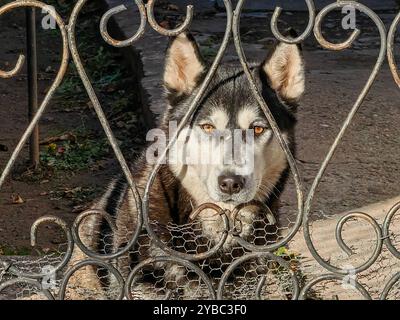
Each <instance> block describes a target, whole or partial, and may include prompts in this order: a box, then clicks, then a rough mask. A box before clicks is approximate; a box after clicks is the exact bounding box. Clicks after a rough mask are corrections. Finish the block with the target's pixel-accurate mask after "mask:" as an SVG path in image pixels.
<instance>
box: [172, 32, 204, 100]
mask: <svg viewBox="0 0 400 320" xmlns="http://www.w3.org/2000/svg"><path fill="white" fill-rule="evenodd" d="M204 72H205V64H204V62H203V59H202V57H201V55H200V51H199V48H198V46H197V43H196V41H195V40H194V38H193V36H192V35H191V34H190V33H181V34H180V35H178V36H177V37H175V38H173V39H172V41H171V43H170V45H169V48H168V50H167V58H166V62H165V70H164V86H165V88H166V89H167V91H168V92H169V93H173V94H178V95H182V94H190V93H191V92H192V91H193V89H194V88H195V87H196V86H197V84H198V83H199V81H200V80H201V76H202V75H203V74H204Z"/></svg>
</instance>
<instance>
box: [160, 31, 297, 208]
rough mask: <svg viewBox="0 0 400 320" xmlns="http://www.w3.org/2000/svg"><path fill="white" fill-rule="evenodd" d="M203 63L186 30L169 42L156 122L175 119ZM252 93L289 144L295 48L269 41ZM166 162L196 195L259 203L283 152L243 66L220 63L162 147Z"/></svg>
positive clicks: (280, 167) (281, 167) (281, 166)
mask: <svg viewBox="0 0 400 320" xmlns="http://www.w3.org/2000/svg"><path fill="white" fill-rule="evenodd" d="M206 72H207V66H206V64H205V63H204V60H203V59H202V57H201V54H200V51H199V48H198V46H197V44H196V42H195V40H194V38H193V37H192V36H191V35H190V34H187V33H186V34H181V35H179V36H178V37H176V38H174V39H173V40H172V41H171V44H170V46H169V48H168V51H167V58H166V65H165V73H164V85H165V89H166V95H167V99H168V102H169V107H168V111H167V113H166V115H165V117H164V121H163V123H164V126H165V125H166V126H168V123H170V122H171V121H176V122H178V123H179V122H180V121H181V119H182V117H183V116H184V115H185V113H186V112H187V110H188V107H189V105H190V102H191V101H192V99H193V97H194V96H195V94H196V93H197V92H198V90H199V85H200V84H201V82H202V80H203V79H204V76H205V74H206ZM252 73H253V76H254V78H255V81H256V84H257V87H258V89H259V92H261V93H262V96H263V98H264V100H265V102H266V103H267V105H268V107H269V109H270V110H271V112H272V114H273V116H274V118H275V120H276V122H277V124H278V126H279V128H280V130H281V131H282V132H283V135H284V137H285V139H286V140H287V141H288V143H289V145H291V144H292V140H293V139H292V130H293V127H294V124H295V118H294V114H293V112H294V109H295V107H296V105H297V102H298V100H299V99H300V97H301V96H302V94H303V92H304V64H303V58H302V55H301V51H300V48H299V47H298V46H296V45H289V44H285V43H277V44H276V45H275V46H274V47H273V49H272V50H271V52H270V53H269V55H268V56H267V58H266V59H265V60H264V62H262V63H261V64H259V65H256V66H254V67H252ZM171 157H172V158H173V159H174V161H170V167H171V168H172V170H173V172H174V173H175V175H176V176H177V177H178V178H179V179H180V180H181V181H182V183H183V185H184V186H185V187H186V189H187V190H188V192H189V193H190V194H191V195H192V196H193V197H194V198H195V199H199V201H210V200H211V201H214V202H219V203H221V202H223V203H231V204H238V203H243V202H248V201H250V200H253V199H256V200H261V201H264V200H266V199H267V198H268V197H269V195H270V194H271V193H273V192H274V188H275V187H276V184H277V182H278V180H279V179H280V177H281V176H282V174H283V172H284V171H285V170H286V168H287V161H286V156H285V154H284V152H283V150H282V148H281V146H280V145H279V143H278V141H277V139H276V137H275V136H274V134H273V132H272V130H271V127H270V125H269V123H268V121H267V118H266V116H265V114H264V112H263V110H262V109H261V107H260V105H259V103H258V102H257V100H256V98H255V96H254V95H253V93H252V91H251V89H250V85H249V82H248V80H247V78H246V76H245V75H244V73H243V71H241V70H238V69H237V68H229V67H224V68H222V67H220V68H219V69H218V71H217V73H216V75H215V77H214V79H213V80H212V82H211V84H210V85H209V87H208V89H207V90H206V92H205V94H204V96H203V98H202V100H201V102H200V105H199V108H198V110H197V111H196V112H195V114H194V116H193V117H192V119H190V121H189V123H188V125H187V126H186V128H185V129H184V130H183V131H182V132H181V134H180V135H179V139H178V141H177V143H175V144H174V146H173V148H172V149H171V152H170V160H171Z"/></svg>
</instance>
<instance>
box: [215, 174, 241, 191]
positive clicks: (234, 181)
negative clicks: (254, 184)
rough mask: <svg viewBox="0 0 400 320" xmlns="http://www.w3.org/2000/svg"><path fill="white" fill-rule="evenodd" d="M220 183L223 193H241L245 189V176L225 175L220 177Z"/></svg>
mask: <svg viewBox="0 0 400 320" xmlns="http://www.w3.org/2000/svg"><path fill="white" fill-rule="evenodd" d="M218 184H219V188H220V189H221V191H222V192H223V193H227V194H234V193H239V192H240V190H242V189H243V186H244V178H243V176H237V175H223V176H219V177H218Z"/></svg>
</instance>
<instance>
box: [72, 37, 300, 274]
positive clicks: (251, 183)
mask: <svg viewBox="0 0 400 320" xmlns="http://www.w3.org/2000/svg"><path fill="white" fill-rule="evenodd" d="M206 72H207V65H206V63H205V62H204V60H203V59H202V57H201V55H200V51H199V48H198V46H197V44H196V42H195V40H194V38H193V37H192V36H191V35H190V34H188V33H184V34H181V35H179V36H177V37H175V38H173V39H172V40H171V42H170V45H169V48H168V50H167V55H166V63H165V72H164V86H165V90H166V94H165V98H166V102H165V103H166V106H167V108H166V112H165V114H164V116H163V118H162V121H161V124H160V126H159V129H160V130H161V131H163V132H165V133H166V134H167V135H168V124H169V122H170V121H177V122H178V123H179V122H180V120H181V119H182V117H183V116H184V115H185V113H186V112H187V110H188V107H189V104H190V102H191V99H192V98H193V96H194V95H195V94H196V92H197V91H198V89H199V85H200V84H201V82H202V80H203V78H204V76H205V74H206ZM252 72H253V75H254V78H255V80H256V83H257V86H258V88H259V90H260V92H262V95H263V98H264V100H265V101H266V103H267V105H268V107H269V108H270V110H271V112H272V114H273V116H274V118H275V120H276V122H277V124H278V126H279V128H280V130H281V132H282V133H283V136H284V138H285V139H286V141H287V143H288V144H289V146H290V148H291V149H292V151H294V126H295V123H296V121H295V110H296V108H297V104H298V101H299V99H300V98H301V96H302V95H303V92H304V87H305V80H304V62H303V58H302V54H301V50H300V48H299V47H298V46H297V45H290V44H285V43H277V44H276V45H275V46H274V47H273V48H272V49H271V52H270V53H269V55H267V58H266V59H265V60H264V61H263V62H262V63H261V64H259V65H255V66H253V67H252ZM205 124H207V125H211V126H213V127H214V129H215V130H214V131H213V132H218V131H228V132H229V131H233V130H234V129H241V130H247V129H250V130H252V128H254V127H256V126H257V127H262V128H264V131H263V133H262V134H260V135H259V136H255V138H254V170H252V172H250V173H249V172H245V173H244V174H241V172H244V171H243V168H241V167H240V165H236V164H235V163H233V164H230V165H224V164H223V163H222V162H220V163H216V164H213V165H206V166H204V165H196V164H185V163H175V164H168V163H167V164H164V165H162V166H161V168H160V170H159V172H158V173H157V176H156V178H155V181H154V184H153V186H152V188H151V192H150V196H149V200H150V202H149V203H150V204H149V215H150V218H151V219H152V220H155V221H157V222H158V223H160V224H168V223H170V222H172V223H176V224H182V223H186V222H187V221H188V217H189V215H190V213H191V212H192V211H193V209H194V208H196V207H197V206H199V205H201V204H203V203H209V202H211V203H215V204H217V205H218V206H220V207H222V208H226V209H230V210H232V209H233V208H234V207H235V206H237V205H238V204H240V203H245V202H248V201H251V200H253V199H254V200H258V201H261V202H263V203H264V204H266V205H267V206H268V207H269V208H270V209H271V210H272V212H273V213H274V214H275V215H276V214H277V209H278V201H279V196H280V193H281V192H282V190H283V187H284V184H285V181H286V179H287V175H288V164H287V160H286V156H285V154H284V152H283V150H282V148H281V147H280V145H279V143H278V141H277V139H276V137H275V136H274V134H273V133H272V130H271V128H270V126H269V123H268V121H267V119H266V117H265V115H264V113H263V111H262V110H261V108H260V106H259V105H258V103H257V101H256V99H255V98H254V96H253V94H252V92H251V90H250V87H249V83H248V80H247V79H246V77H245V75H244V73H243V71H241V70H240V69H236V68H227V67H222V66H221V67H219V69H218V71H217V73H216V75H215V77H214V79H213V80H212V82H211V84H210V85H209V87H208V89H207V91H206V93H205V95H204V96H203V98H202V101H201V103H200V106H199V108H198V110H197V111H196V113H195V114H194V116H193V117H192V119H191V121H190V122H189V124H188V125H187V128H185V129H188V128H190V129H192V131H191V133H190V136H189V137H184V138H185V139H184V140H185V142H186V143H184V144H181V145H178V144H176V145H174V146H173V147H172V150H173V151H174V152H177V153H178V154H182V153H185V152H186V153H188V152H189V153H190V152H196V149H197V148H198V145H197V142H198V141H200V140H202V138H204V137H205V136H206V135H208V134H210V133H209V132H205V131H204V130H203V129H202V128H203V126H204V125H205ZM147 152H148V151H147ZM210 152H211V153H213V150H210ZM216 154H217V153H216ZM213 155H214V154H213ZM216 157H217V158H218V156H216ZM221 158H222V157H221ZM217 162H218V161H217ZM151 170H152V165H151V164H149V163H148V162H147V161H146V152H144V153H143V155H142V157H141V158H140V159H139V160H137V161H136V162H135V164H134V165H133V167H132V172H133V174H134V175H135V177H134V178H135V179H136V180H135V181H136V183H137V186H138V189H139V191H140V192H141V193H142V195H143V192H144V187H145V185H146V182H147V178H148V176H149V173H150V172H151ZM222 175H223V176H227V177H228V178H229V177H230V176H235V177H237V176H239V177H240V181H241V182H240V188H239V189H240V190H239V189H238V190H239V191H238V192H236V191H237V190H236V189H235V190H236V191H235V192H224V190H223V189H222V188H221V183H220V182H219V177H220V176H222ZM220 180H221V179H220ZM228 180H229V179H228ZM225 191H226V190H225ZM95 207H97V208H101V209H104V210H105V211H106V212H107V213H109V214H110V215H112V216H114V217H115V221H116V226H117V232H116V233H115V234H114V235H113V240H112V243H111V246H112V249H110V248H108V249H107V248H105V247H104V246H102V245H101V243H100V242H99V243H98V245H96V241H98V239H99V236H95V234H96V235H98V234H99V233H102V232H103V231H109V230H107V226H106V224H105V223H103V224H102V223H101V222H99V221H95V220H96V219H98V218H94V217H92V218H91V221H89V222H88V223H87V224H86V226H85V227H82V228H81V237H82V238H86V239H88V241H89V242H92V244H93V245H94V247H97V249H98V250H99V251H103V252H104V251H108V252H110V251H113V250H117V249H118V248H121V247H123V246H125V245H126V243H127V241H128V239H129V238H130V236H131V235H132V233H133V232H134V230H135V229H136V222H137V219H136V216H137V206H136V203H135V199H134V197H133V194H132V192H131V191H130V189H129V188H128V186H127V184H126V182H125V180H124V179H123V178H120V179H117V180H115V181H113V182H112V183H111V184H110V186H109V189H108V191H107V192H106V194H105V195H104V196H103V198H102V199H101V200H100V201H99V202H98V203H97V204H96V205H95ZM256 214H258V212H257V209H256V208H253V209H249V210H248V211H247V212H246V211H245V212H242V215H241V220H242V225H243V228H242V233H241V235H240V236H241V237H243V238H246V236H248V234H249V233H250V232H251V225H252V221H253V219H254V217H255V215H256ZM211 215H214V212H207V211H204V212H202V213H201V214H200V215H199V217H198V219H200V221H201V223H202V229H203V233H204V235H205V236H206V237H207V238H209V239H211V240H213V241H218V239H219V238H220V234H221V232H222V231H223V225H222V222H221V219H209V218H210V216H211ZM230 218H231V217H230ZM99 225H100V227H99ZM101 225H103V226H102V227H101ZM95 228H97V229H96V230H95ZM160 237H168V235H161V236H160ZM234 243H235V241H234V239H233V238H232V237H228V239H227V241H226V243H225V244H224V247H223V250H229V248H230V247H232V245H234ZM150 248H151V250H150V252H147V253H143V254H141V255H140V256H134V257H132V256H129V255H127V256H123V257H121V258H119V259H118V261H117V265H118V267H119V269H120V270H122V273H123V275H124V276H126V275H127V273H128V272H129V270H130V268H132V267H133V266H134V265H135V264H137V263H138V262H139V261H140V260H142V259H143V258H145V257H149V256H156V255H162V254H163V252H162V250H160V249H157V248H155V247H153V246H152V245H151V244H150ZM79 256H80V255H79V254H77V255H76V257H79ZM85 277H86V276H85Z"/></svg>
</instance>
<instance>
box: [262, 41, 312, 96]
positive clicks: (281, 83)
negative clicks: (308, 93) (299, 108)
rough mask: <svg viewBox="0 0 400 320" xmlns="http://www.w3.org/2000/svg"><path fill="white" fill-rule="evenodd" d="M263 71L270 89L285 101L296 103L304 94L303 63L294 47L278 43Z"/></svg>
mask: <svg viewBox="0 0 400 320" xmlns="http://www.w3.org/2000/svg"><path fill="white" fill-rule="evenodd" d="M263 69H264V71H265V73H266V74H267V76H268V78H269V80H270V85H271V87H272V88H273V89H274V90H276V91H277V92H278V94H279V95H280V96H281V97H282V98H283V99H285V100H291V101H293V100H294V101H297V100H298V99H300V98H301V96H302V94H303V93H304V86H305V81H304V62H303V58H302V56H301V53H300V50H299V48H298V47H297V46H296V45H290V44H286V43H280V44H279V45H278V46H277V47H276V49H275V51H274V52H273V54H272V55H271V57H270V58H269V59H268V60H267V61H266V62H265V64H264V66H263Z"/></svg>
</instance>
